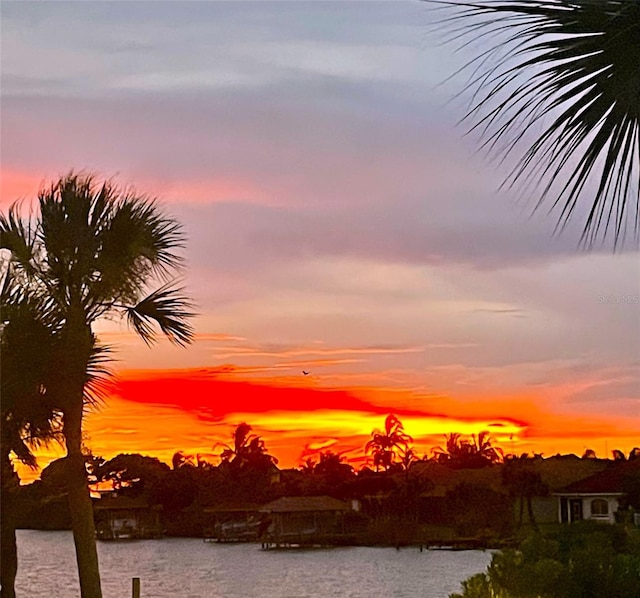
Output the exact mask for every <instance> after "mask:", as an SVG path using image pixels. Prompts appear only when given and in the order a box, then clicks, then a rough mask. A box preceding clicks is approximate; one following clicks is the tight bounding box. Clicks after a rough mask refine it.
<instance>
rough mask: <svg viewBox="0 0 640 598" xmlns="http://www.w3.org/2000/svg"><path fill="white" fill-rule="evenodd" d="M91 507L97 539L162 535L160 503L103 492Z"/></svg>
mask: <svg viewBox="0 0 640 598" xmlns="http://www.w3.org/2000/svg"><path fill="white" fill-rule="evenodd" d="M94 509H95V518H96V537H97V538H98V539H99V540H124V539H149V538H161V537H162V533H163V530H162V525H161V523H160V507H159V506H150V505H149V503H148V502H147V501H146V499H144V498H142V497H130V496H119V495H118V494H117V493H109V494H103V495H102V497H101V498H100V500H98V501H96V503H95V507H94Z"/></svg>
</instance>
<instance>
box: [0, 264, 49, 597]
mask: <svg viewBox="0 0 640 598" xmlns="http://www.w3.org/2000/svg"><path fill="white" fill-rule="evenodd" d="M0 312H1V313H2V322H1V325H0V351H1V352H2V359H1V360H0V387H1V388H0V398H1V403H0V407H1V409H0V411H1V417H0V422H1V438H0V460H1V468H2V478H1V491H0V493H1V501H0V502H1V504H2V509H0V528H1V529H0V543H1V549H0V585H1V587H2V591H1V593H0V595H1V596H2V598H13V597H14V596H15V588H14V584H15V577H16V573H17V570H18V556H17V545H16V533H15V514H16V511H17V509H18V506H19V505H18V502H17V500H16V499H17V497H16V494H17V491H18V484H19V480H18V477H17V474H16V472H15V470H14V469H13V465H12V462H11V457H10V456H11V454H12V453H13V454H14V455H15V456H16V457H17V458H18V459H19V460H20V461H21V462H22V463H24V464H25V465H27V466H29V467H30V468H32V469H35V468H36V467H37V462H36V458H35V455H34V453H33V448H34V447H37V446H38V445H39V444H41V443H47V442H48V441H50V440H52V439H54V438H55V437H56V432H57V430H59V428H60V425H59V424H60V419H59V412H58V411H57V410H56V408H55V402H54V401H52V397H51V396H50V394H48V393H47V389H48V384H47V383H48V380H49V379H50V377H51V372H50V370H49V365H48V364H49V362H50V359H51V357H52V355H53V354H54V352H55V350H56V328H57V327H56V326H55V325H52V324H53V322H52V321H51V320H50V319H48V308H47V304H46V302H43V301H41V300H39V298H36V297H29V296H28V295H25V294H24V293H23V292H22V291H21V289H20V288H19V287H17V286H16V285H15V280H14V277H13V276H12V272H11V269H10V268H7V270H6V271H5V273H4V278H3V281H2V286H1V289H0Z"/></svg>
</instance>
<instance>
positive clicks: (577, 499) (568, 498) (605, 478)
mask: <svg viewBox="0 0 640 598" xmlns="http://www.w3.org/2000/svg"><path fill="white" fill-rule="evenodd" d="M634 483H635V485H638V484H639V483H640V460H636V461H631V462H625V463H620V464H613V465H611V466H610V467H609V468H607V469H605V470H604V471H602V472H600V473H597V474H594V475H592V476H589V477H587V478H584V479H583V480H579V481H577V482H574V483H573V484H570V485H568V486H566V487H565V488H563V489H561V490H559V491H557V492H555V493H554V496H556V498H557V501H558V511H557V513H558V521H559V522H560V523H572V522H574V521H583V520H590V521H599V522H602V523H615V522H616V512H617V511H618V509H619V507H620V506H621V502H622V499H623V497H624V496H625V494H626V492H627V491H628V490H629V488H630V487H631V485H632V484H634Z"/></svg>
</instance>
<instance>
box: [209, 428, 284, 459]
mask: <svg viewBox="0 0 640 598" xmlns="http://www.w3.org/2000/svg"><path fill="white" fill-rule="evenodd" d="M251 430H252V428H251V426H250V425H249V424H247V423H244V422H242V423H241V424H238V426H236V429H235V430H234V431H233V434H232V438H233V447H231V446H228V445H224V447H225V448H224V450H223V451H222V454H221V455H220V459H221V460H222V463H224V464H225V465H228V466H229V467H230V468H231V469H232V470H236V471H237V470H239V469H242V468H250V469H262V470H268V469H269V468H270V467H271V466H273V465H275V464H276V463H277V462H278V460H277V459H276V458H275V457H273V456H272V455H270V454H269V453H268V452H267V446H266V444H265V442H264V440H262V438H260V436H257V435H255V434H251Z"/></svg>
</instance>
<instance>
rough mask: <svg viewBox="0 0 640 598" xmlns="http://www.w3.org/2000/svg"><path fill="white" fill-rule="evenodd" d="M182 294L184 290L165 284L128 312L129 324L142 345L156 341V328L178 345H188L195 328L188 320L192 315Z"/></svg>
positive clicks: (188, 301)
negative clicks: (140, 339) (142, 341)
mask: <svg viewBox="0 0 640 598" xmlns="http://www.w3.org/2000/svg"><path fill="white" fill-rule="evenodd" d="M183 291H184V289H183V288H176V287H174V286H173V283H168V284H166V285H164V286H162V287H161V288H159V289H158V290H156V291H154V292H153V293H151V294H150V295H149V296H147V297H145V298H144V299H143V300H142V301H140V302H139V303H138V304H137V305H135V306H133V307H129V308H128V309H127V320H128V322H129V325H130V326H131V327H132V328H133V329H134V330H135V331H136V332H137V334H138V335H139V336H140V337H141V338H142V340H144V342H145V343H147V344H148V345H151V344H152V343H154V342H155V340H156V329H155V326H156V325H157V326H158V327H159V328H160V330H161V332H162V333H163V334H164V335H165V336H166V337H167V338H168V339H169V340H170V341H171V342H173V343H175V344H177V345H186V344H188V343H190V342H191V339H192V337H193V333H194V329H193V326H191V324H190V323H189V320H190V318H192V317H193V316H194V315H195V314H194V313H193V312H192V311H191V310H192V308H193V304H192V303H191V300H190V299H189V298H188V297H186V296H185V295H183V294H182V293H183Z"/></svg>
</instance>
